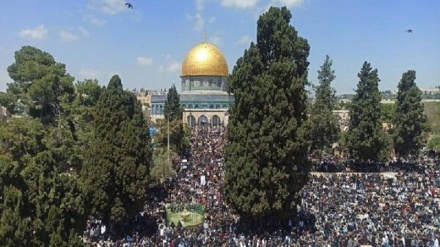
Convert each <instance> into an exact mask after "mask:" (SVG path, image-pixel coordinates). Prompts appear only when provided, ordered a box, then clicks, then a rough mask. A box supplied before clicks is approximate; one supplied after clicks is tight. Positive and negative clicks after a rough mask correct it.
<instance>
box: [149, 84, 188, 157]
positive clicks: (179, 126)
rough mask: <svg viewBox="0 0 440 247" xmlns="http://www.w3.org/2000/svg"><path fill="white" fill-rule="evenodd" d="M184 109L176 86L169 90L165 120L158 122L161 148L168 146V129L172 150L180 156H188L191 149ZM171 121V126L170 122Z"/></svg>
mask: <svg viewBox="0 0 440 247" xmlns="http://www.w3.org/2000/svg"><path fill="white" fill-rule="evenodd" d="M182 113H183V109H182V108H181V106H180V96H179V94H178V93H177V89H176V86H175V85H173V86H171V88H169V89H168V94H167V100H166V101H165V106H164V116H165V119H164V120H163V121H162V120H156V122H157V127H158V129H159V133H158V136H157V137H156V138H155V140H157V141H156V143H157V144H159V146H160V147H167V146H168V128H169V134H170V140H169V141H170V149H171V150H172V151H174V152H176V153H177V154H179V155H180V156H188V154H189V148H190V140H189V136H190V130H189V128H188V126H187V125H185V124H183V121H182V117H183V115H182ZM167 119H169V126H168V121H167Z"/></svg>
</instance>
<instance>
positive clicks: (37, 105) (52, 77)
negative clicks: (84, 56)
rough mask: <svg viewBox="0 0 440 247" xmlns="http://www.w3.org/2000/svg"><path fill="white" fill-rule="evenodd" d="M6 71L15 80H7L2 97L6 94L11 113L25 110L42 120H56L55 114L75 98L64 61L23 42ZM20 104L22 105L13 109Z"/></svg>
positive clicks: (61, 114)
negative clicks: (23, 44)
mask: <svg viewBox="0 0 440 247" xmlns="http://www.w3.org/2000/svg"><path fill="white" fill-rule="evenodd" d="M8 73H9V76H10V77H11V79H13V80H14V82H13V83H9V84H8V90H7V92H6V96H4V97H2V100H3V101H4V100H5V98H7V101H9V102H7V103H6V105H7V106H8V108H9V109H11V110H12V113H15V112H20V111H24V112H25V113H27V114H29V115H30V116H32V117H35V118H39V119H40V120H41V121H42V122H44V123H48V124H55V120H56V118H58V117H60V116H63V115H64V105H65V104H68V103H70V102H71V101H72V100H73V98H74V94H75V87H74V85H73V80H74V78H73V77H72V76H70V75H69V74H67V73H66V69H65V65H64V64H61V63H57V62H56V61H55V59H54V58H53V57H52V55H50V54H49V53H47V52H43V51H41V50H39V49H37V48H35V47H31V46H23V47H22V48H21V49H20V50H19V51H17V52H15V62H14V63H13V64H12V65H10V66H9V67H8ZM20 104H23V107H22V109H16V107H17V106H18V105H20Z"/></svg>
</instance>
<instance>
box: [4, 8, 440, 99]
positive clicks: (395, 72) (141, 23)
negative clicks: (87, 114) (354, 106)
mask: <svg viewBox="0 0 440 247" xmlns="http://www.w3.org/2000/svg"><path fill="white" fill-rule="evenodd" d="M129 2H130V3H131V4H132V5H133V6H134V9H133V10H131V9H128V8H127V7H126V6H125V5H124V4H125V1H124V0H74V1H73V0H38V1H37V0H0V90H1V91H3V90H5V89H6V83H8V82H10V81H11V79H10V78H9V76H8V74H7V70H6V69H7V67H8V66H9V65H11V64H12V63H13V62H14V52H15V51H18V50H19V49H20V48H21V47H22V46H24V45H31V46H35V47H37V48H39V49H41V50H44V51H47V52H49V53H50V54H52V55H53V56H54V57H55V60H56V61H58V62H61V63H64V64H66V66H67V71H68V73H70V74H71V75H73V76H74V77H75V80H83V79H85V78H96V79H98V80H99V81H100V83H101V84H103V85H106V84H107V83H108V81H109V79H110V77H111V76H112V75H113V74H116V73H117V74H119V75H120V76H121V78H122V82H123V84H124V86H125V87H128V88H131V89H133V88H137V89H139V88H141V87H144V88H150V89H162V88H169V87H170V86H171V85H172V84H175V85H176V86H177V88H178V89H179V90H180V78H179V76H180V71H181V63H182V61H183V59H184V57H185V54H186V53H187V52H188V51H189V50H190V49H191V48H192V47H193V46H195V45H197V44H199V43H200V42H202V41H203V37H204V32H206V33H207V39H208V41H209V42H212V43H214V44H215V45H216V46H217V47H218V48H219V49H220V50H221V51H222V52H223V54H224V55H225V57H226V60H227V61H228V65H229V69H230V71H229V72H232V68H233V67H234V65H235V63H236V61H237V59H238V58H239V57H240V56H242V55H243V52H244V50H245V49H246V48H247V47H249V44H250V42H251V41H255V39H256V38H255V37H256V21H257V19H258V16H259V15H260V14H262V13H263V12H265V11H266V10H267V9H268V6H271V5H273V6H284V5H287V6H288V8H289V9H290V10H291V12H292V15H293V17H292V20H291V24H292V25H293V26H294V27H295V28H296V29H297V30H298V33H299V35H300V36H302V37H304V38H306V39H307V40H308V42H309V44H310V46H311V50H310V56H309V61H310V66H309V80H310V81H311V82H312V83H317V70H318V69H319V66H321V65H322V63H323V61H324V58H325V55H326V54H328V55H329V56H330V58H331V59H333V68H334V70H335V72H336V76H337V78H336V80H335V81H334V83H333V86H334V87H335V88H336V90H337V91H338V94H341V93H352V92H353V89H354V88H355V87H356V84H357V83H358V77H357V73H358V72H359V70H360V68H361V66H362V63H363V62H364V61H368V62H370V63H371V64H372V66H373V68H377V69H378V70H379V77H380V78H381V82H380V89H381V90H385V89H391V90H393V89H395V88H396V86H397V83H398V82H399V80H400V78H401V76H402V73H403V72H405V71H407V70H409V69H415V70H416V71H417V79H416V82H417V84H418V85H419V86H420V87H422V88H429V87H434V86H440V1H438V0H386V1H384V0H364V1H358V0H266V1H263V0H195V1H190V0H130V1H129ZM407 29H412V31H413V32H412V33H407V32H406V30H407Z"/></svg>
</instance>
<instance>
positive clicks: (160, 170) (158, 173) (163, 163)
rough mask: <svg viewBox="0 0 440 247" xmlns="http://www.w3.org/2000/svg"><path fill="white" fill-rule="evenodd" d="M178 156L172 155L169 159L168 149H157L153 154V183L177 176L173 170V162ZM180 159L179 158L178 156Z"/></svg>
mask: <svg viewBox="0 0 440 247" xmlns="http://www.w3.org/2000/svg"><path fill="white" fill-rule="evenodd" d="M176 156H177V154H176V153H174V152H172V153H170V158H169V159H168V153H167V151H166V149H162V148H156V150H154V153H153V167H152V168H151V172H150V174H151V179H152V180H153V181H164V180H165V179H168V178H171V177H173V176H175V175H176V171H175V170H174V168H173V163H172V160H173V159H175V157H176ZM177 157H178V156H177Z"/></svg>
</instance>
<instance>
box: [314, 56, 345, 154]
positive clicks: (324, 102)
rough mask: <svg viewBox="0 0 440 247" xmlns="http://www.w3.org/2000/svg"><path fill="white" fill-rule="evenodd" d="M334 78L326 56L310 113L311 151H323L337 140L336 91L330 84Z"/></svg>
mask: <svg viewBox="0 0 440 247" xmlns="http://www.w3.org/2000/svg"><path fill="white" fill-rule="evenodd" d="M335 78H336V76H335V72H334V70H332V60H331V59H330V58H329V56H326V58H325V61H324V64H323V65H322V66H321V69H320V70H319V71H318V79H319V85H318V86H316V87H315V101H314V102H313V104H312V107H311V111H310V118H309V124H310V130H309V137H308V139H309V140H310V141H311V150H312V152H313V151H320V153H321V151H323V150H324V149H325V148H331V145H332V144H333V143H335V142H336V141H337V140H338V139H339V134H340V130H341V128H340V125H339V118H338V116H337V115H335V114H334V113H333V110H335V107H336V104H337V98H336V95H335V94H336V90H335V89H334V88H332V87H331V82H332V81H333V80H334V79H335Z"/></svg>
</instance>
